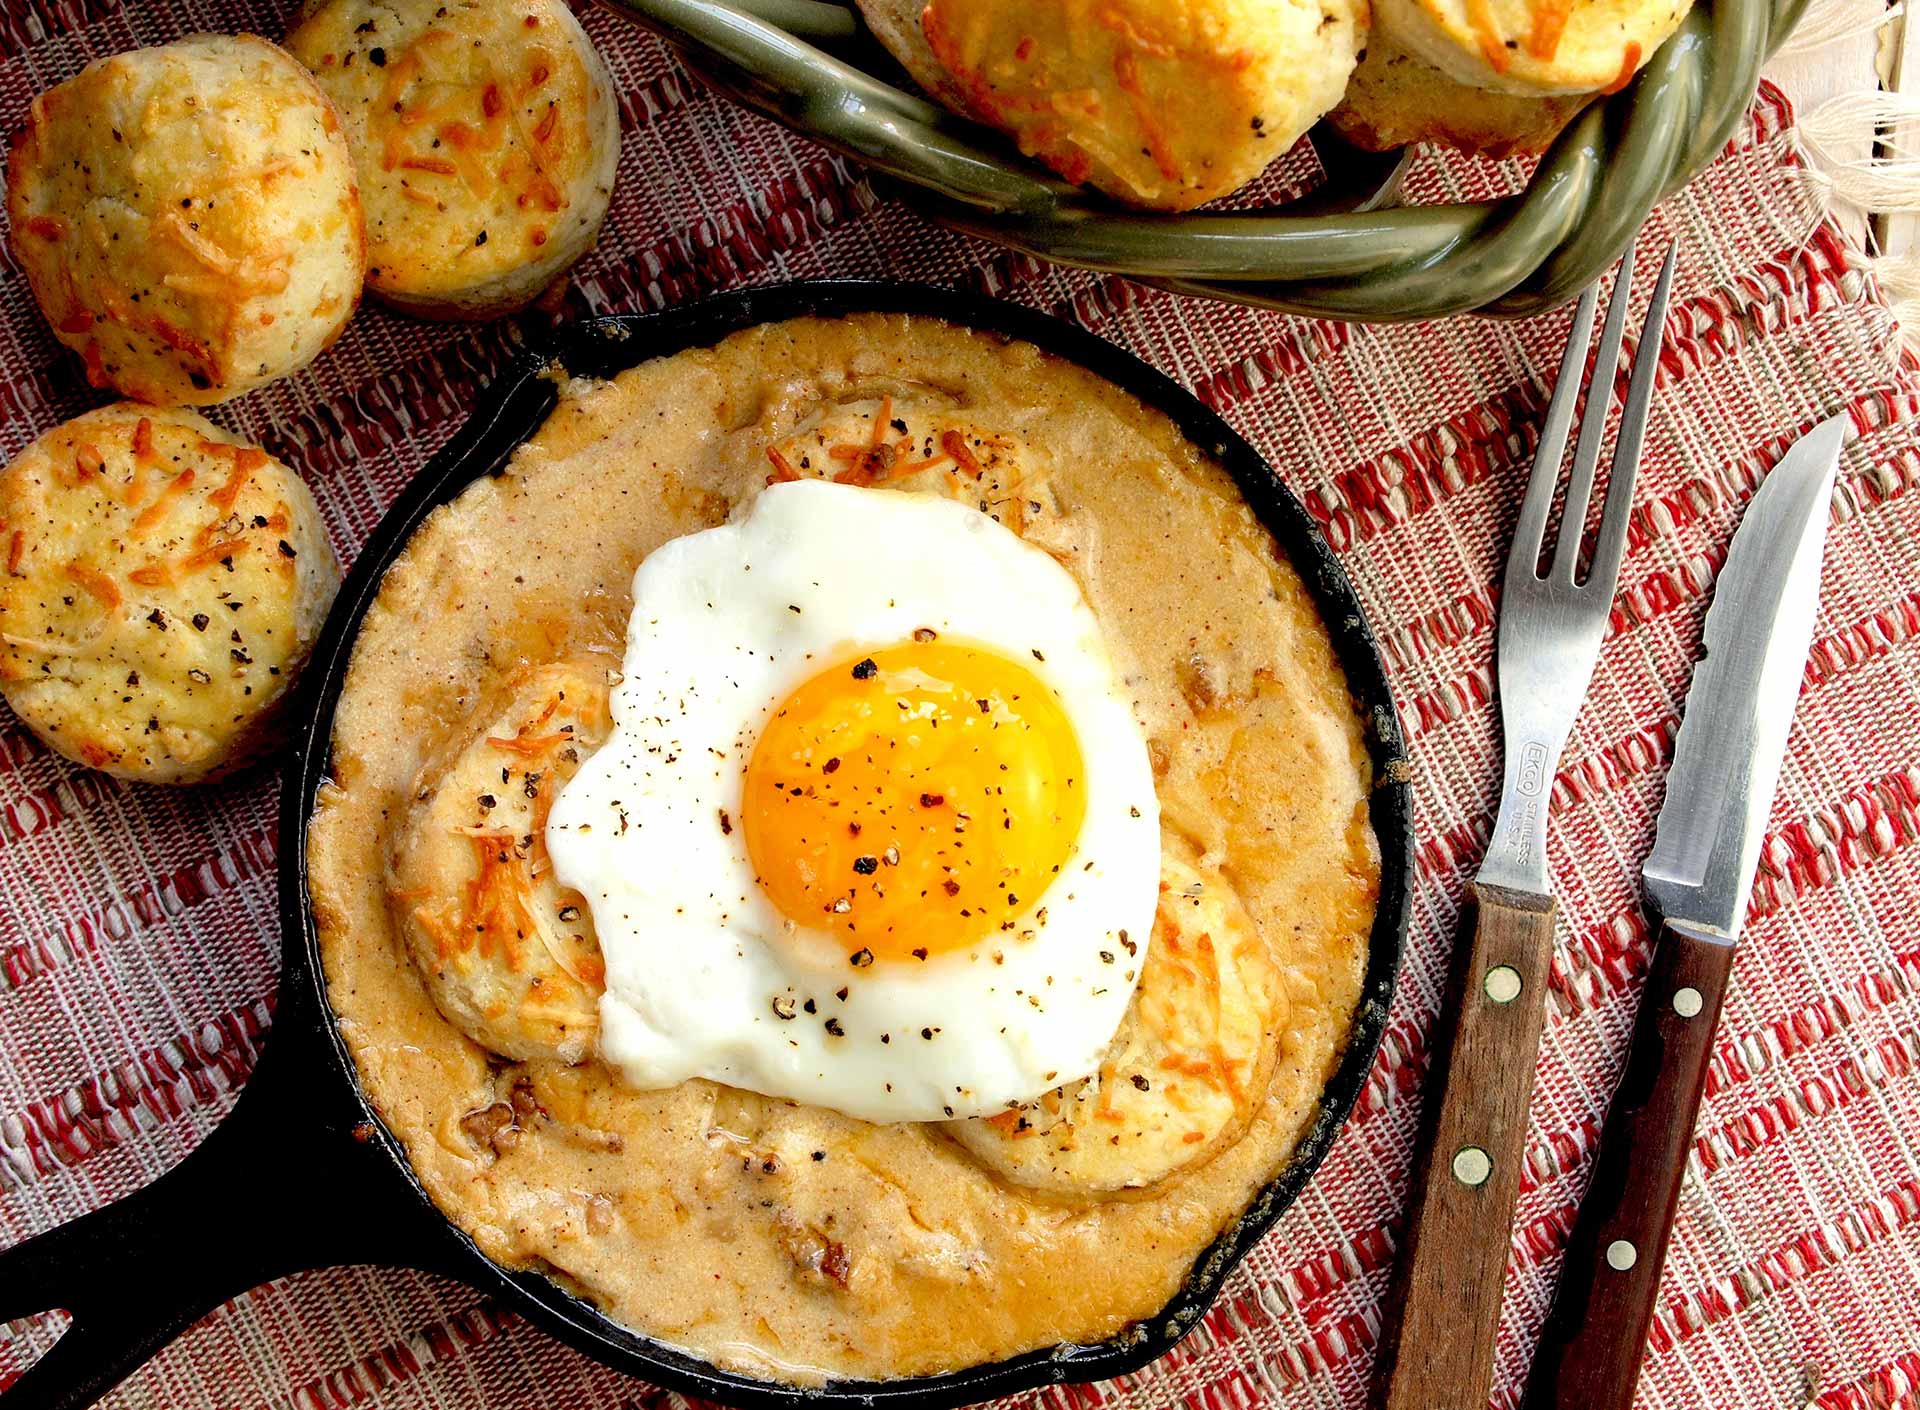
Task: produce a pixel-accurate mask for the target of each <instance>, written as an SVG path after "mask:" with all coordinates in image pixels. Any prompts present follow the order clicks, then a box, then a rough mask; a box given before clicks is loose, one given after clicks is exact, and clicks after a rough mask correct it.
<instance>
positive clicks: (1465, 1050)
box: [1372, 882, 1554, 1410]
mask: <svg viewBox="0 0 1920 1410" xmlns="http://www.w3.org/2000/svg"><path fill="white" fill-rule="evenodd" d="M1553 909H1554V908H1553V900H1552V898H1551V897H1546V896H1532V895H1528V894H1527V893H1525V892H1521V891H1508V890H1506V889H1504V888H1502V887H1497V886H1482V885H1480V884H1479V883H1478V882H1475V883H1474V884H1473V885H1472V886H1471V887H1469V888H1468V892H1467V900H1466V906H1465V909H1464V911H1463V914H1462V930H1461V941H1460V944H1459V945H1458V946H1457V947H1456V949H1455V963H1454V973H1453V982H1452V985H1451V992H1450V996H1449V1000H1450V1001H1449V1002H1448V1004H1447V1005H1446V1006H1445V1007H1444V1008H1442V1009H1441V1017H1440V1019H1439V1020H1438V1022H1437V1023H1436V1025H1435V1033H1436V1040H1435V1043H1434V1053H1433V1066H1432V1068H1431V1070H1430V1072H1429V1074H1428V1078H1427V1086H1428V1096H1427V1106H1426V1112H1425V1119H1424V1121H1423V1122H1422V1125H1421V1134H1420V1140H1419V1143H1418V1145H1417V1146H1416V1148H1415V1152H1414V1163H1413V1175H1412V1185H1411V1189H1410V1190H1409V1193H1408V1199H1407V1222H1406V1230H1405V1233H1404V1234H1403V1235H1402V1236H1401V1253H1400V1261H1399V1263H1398V1265H1396V1267H1395V1269H1394V1275H1393V1282H1392V1285H1391V1287H1390V1288H1389V1290H1388V1293H1387V1299H1386V1302H1385V1304H1384V1307H1385V1311H1384V1312H1383V1314H1382V1326H1381V1329H1380V1343H1379V1349H1378V1352H1377V1354H1376V1357H1375V1361H1374V1387H1373V1402H1372V1403H1373V1405H1374V1406H1375V1407H1376V1410H1486V1405H1487V1394H1488V1391H1489V1389H1490V1387H1491V1385H1492V1381H1493V1343H1494V1333H1495V1332H1496V1331H1497V1329H1498V1328H1499V1325H1500V1300H1501V1294H1502V1292H1503V1291H1504V1290H1505V1287H1506V1272H1507V1247H1508V1243H1509V1240H1510V1239H1511V1236H1512V1231H1513V1200H1514V1194H1515V1192H1516V1190H1517V1189H1518V1188H1519V1183H1520V1160H1521V1155H1522V1152H1523V1150H1524V1149H1525V1146H1526V1136H1527V1101H1528V1099H1529V1098H1530V1097H1531V1096H1532V1095H1533V1071H1534V1062H1535V1058H1536V1056H1537V1054H1538V1051H1539V1047H1540V1028H1541V1025H1542V1024H1544V1023H1545V1022H1546V1013H1547V1008H1546V995H1547V971H1548V969H1549V968H1550V966H1551V964H1552V961H1553Z"/></svg>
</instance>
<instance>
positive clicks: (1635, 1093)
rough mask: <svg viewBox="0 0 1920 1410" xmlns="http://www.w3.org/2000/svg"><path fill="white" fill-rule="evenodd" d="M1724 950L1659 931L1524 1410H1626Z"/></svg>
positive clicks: (1709, 940)
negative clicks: (1623, 1062) (1629, 1045)
mask: <svg viewBox="0 0 1920 1410" xmlns="http://www.w3.org/2000/svg"><path fill="white" fill-rule="evenodd" d="M1732 971H1733V946H1731V945H1729V944H1727V943H1726V942H1725V941H1724V940H1720V939H1716V938H1714V937H1712V936H1709V935H1705V934H1701V933H1697V932H1695V931H1692V930H1690V929H1688V928H1687V927H1685V926H1681V925H1676V924H1674V923H1673V922H1671V921H1669V922H1667V923H1666V924H1664V925H1663V926H1661V928H1660V936H1659V939H1658V940H1657V941H1656V942H1655V943H1654V950H1653V964H1652V966H1651V968H1650V969H1649V970H1648V972H1647V985H1646V988H1645V990H1644V991H1643V992H1642V994H1641V996H1640V1013H1639V1016H1638V1017H1637V1018H1636V1019H1635V1020H1634V1026H1633V1045H1632V1046H1631V1047H1630V1048H1629V1049H1628V1050H1627V1067H1626V1071H1625V1072H1624V1073H1623V1074H1622V1076H1621V1078H1620V1086H1619V1089H1618V1090H1617V1091H1616V1092H1615V1093H1614V1095H1613V1104H1612V1106H1610V1107H1609V1108H1608V1109H1607V1124H1606V1128H1605V1130H1604V1131H1603V1132H1602V1133H1601V1136H1600V1153H1599V1155H1598V1156H1597V1157H1595V1160H1594V1167H1593V1179H1592V1181H1591V1182H1590V1183H1589V1184H1588V1186H1587V1194H1586V1198H1585V1199H1584V1200H1582V1201H1581V1203H1580V1213H1579V1215H1578V1217H1577V1218H1576V1219H1575V1220H1574V1225H1573V1236H1572V1238H1571V1239H1570V1240H1569V1242H1568V1244H1567V1261H1566V1265H1565V1267H1564V1268H1563V1269H1562V1271H1561V1274H1560V1291H1559V1295H1558V1296H1557V1297H1556V1298H1555V1299H1554V1303H1553V1311H1552V1312H1551V1313H1549V1314H1548V1316H1547V1325H1546V1327H1545V1329H1544V1330H1543V1331H1542V1332H1541V1333H1540V1349H1539V1351H1538V1352H1537V1353H1536V1354H1535V1356H1534V1361H1533V1371H1532V1373H1531V1375H1530V1376H1529V1378H1528V1381H1527V1395H1526V1400H1525V1402H1524V1404H1525V1407H1526V1410H1629V1407H1631V1406H1632V1404H1633V1387H1634V1383H1635V1382H1636V1381H1637V1380H1638V1379H1639V1377H1640V1362H1641V1361H1642V1359H1644V1357H1645V1356H1646V1350H1647V1327H1648V1325H1649V1324H1650V1323H1651V1322H1652V1321H1653V1310H1654V1306H1655V1299H1656V1297H1657V1295H1658V1293H1659V1291H1660V1265H1661V1264H1662V1263H1664V1262H1665V1261H1666V1256H1667V1235H1668V1232H1669V1231H1670V1230H1671V1229H1672V1227H1673V1209H1674V1204H1675V1202H1676V1201H1678V1199H1679V1198H1680V1180H1681V1177H1682V1176H1683V1175H1685V1174H1686V1169H1687V1153H1688V1151H1689V1150H1691V1149H1692V1147H1693V1123H1694V1118H1695V1117H1696V1116H1698V1115H1699V1112H1700V1093H1701V1091H1702V1089H1703V1088H1704V1087H1705V1086H1706V1081H1707V1065H1708V1063H1709V1062H1710V1061H1711V1059H1712V1057H1713V1030H1714V1027H1715V1025H1716V1023H1717V1022H1718V1020H1719V1018H1720V1001H1721V999H1722V998H1723V997H1724V996H1725V994H1726V990H1727V978H1728V976H1729V975H1730V974H1731V973H1732Z"/></svg>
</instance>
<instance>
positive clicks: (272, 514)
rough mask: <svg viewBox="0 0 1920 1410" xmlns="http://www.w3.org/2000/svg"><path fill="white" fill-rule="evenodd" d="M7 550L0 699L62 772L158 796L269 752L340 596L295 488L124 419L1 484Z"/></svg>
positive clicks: (156, 417)
mask: <svg viewBox="0 0 1920 1410" xmlns="http://www.w3.org/2000/svg"><path fill="white" fill-rule="evenodd" d="M0 550H3V551H4V558H5V562H4V571H0V693H4V694H5V696H6V698H7V700H8V702H9V703H10V704H11V705H12V706H13V709H14V712H15V713H16V714H17V715H19V717H20V719H21V720H22V721H23V722H24V723H25V724H26V725H27V726H28V727H29V728H31V729H32V730H33V731H34V733H35V734H37V735H39V736H40V738H41V739H43V740H45V741H46V743H47V744H48V745H50V746H51V747H52V748H54V749H56V750H58V751H59V752H60V753H62V754H64V755H66V756H67V757H68V758H70V759H73V760H76V761H77V762H80V763H83V764H88V765H90V766H92V767H94V768H97V769H101V770H104V771H105V772H107V773H111V774H114V775H116V776H118V777H120V778H127V779H136V780H140V781H143V782H148V783H195V782H199V781H201V780H203V779H207V778H211V777H215V776H217V775H219V774H221V773H224V772H227V771H229V770H231V769H233V768H235V767H238V766H239V765H241V764H244V763H246V762H247V761H248V760H249V759H251V758H252V757H253V756H254V755H255V754H257V753H258V752H259V750H260V748H261V747H262V746H263V745H264V744H265V743H266V742H267V741H268V740H269V739H270V737H271V729H270V727H271V725H272V723H273V721H274V719H275V717H276V716H277V714H278V707H279V705H280V703H281V701H282V700H283V699H284V697H285V695H286V693H287V690H288V688H289V687H290V686H291V685H292V683H293V680H294V678H295V676H296V675H297V674H298V672H299V668H300V666H301V664H302V663H303V662H304V661H305V659H306V656H307V652H308V651H309V650H310V648H311V647H312V645H313V641H314V638H315V637H316V636H317V635H318V634H319V630H320V624H321V622H322V620H323V619H324V618H325V616H326V612H327V607H328V605H329V604H330V603H331V602H332V600H333V593H334V590H335V589H336V588H337V587H338V586H339V581H340V573H339V568H338V567H337V565H336V564H335V561H334V556H333V550H332V549H331V548H330V547H329V545H328V543H327V537H326V531H325V529H324V528H323V527H322V524H321V521H320V511H319V508H318V506H317V505H316V504H315V503H314V500H313V495H312V492H311V491H309V490H308V489H307V487H306V485H305V484H304V483H302V482H301V480H300V478H299V476H297V475H295V474H294V473H293V472H292V471H291V470H289V469H288V468H287V467H286V466H285V465H282V464H281V463H280V462H279V461H277V460H275V459H273V457H271V456H270V455H268V454H267V453H266V452H265V451H263V450H261V449H260V448H259V447H257V446H253V445H249V444H248V443H246V442H245V441H243V440H240V439H239V438H238V437H235V436H232V435H229V434H228V433H227V432H225V431H222V430H221V429H220V428H219V427H217V426H214V425H213V424H212V423H211V422H209V421H207V420H205V419H204V418H203V417H201V416H199V415H197V414H195V413H194V412H191V411H186V410H179V409H176V410H161V409H159V408H153V407H144V406H140V405H137V404H135V403H131V402H122V403H119V404H118V405H115V406H109V407H104V408H102V409H100V410H98V411H91V412H88V413H87V414H86V415H84V416H79V417H76V418H74V419H73V420H71V421H68V422H66V423H65V424H64V425H61V426H57V427H55V428H54V429H53V430H51V431H49V432H47V433H46V434H45V435H43V436H41V437H40V438H39V439H38V440H36V441H35V442H34V443H33V444H32V445H30V446H28V447H27V448H26V450H24V451H23V452H21V454H20V456H19V458H18V459H16V460H15V461H14V462H13V464H12V465H10V466H8V467H7V469H6V471H5V473H4V475H0Z"/></svg>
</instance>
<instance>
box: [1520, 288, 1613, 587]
mask: <svg viewBox="0 0 1920 1410" xmlns="http://www.w3.org/2000/svg"><path fill="white" fill-rule="evenodd" d="M1599 299H1600V290H1599V287H1598V286H1597V285H1593V284H1589V285H1588V286H1587V291H1586V293H1584V294H1582V295H1581V296H1580V306H1579V307H1578V308H1577V309H1575V310H1574V314H1573V326H1572V327H1571V328H1569V329H1568V330H1567V346H1566V351H1564V352H1562V353H1561V354H1560V375H1559V376H1558V377H1556V378H1555V379H1554V383H1553V396H1552V397H1551V398H1550V399H1549V400H1548V402H1547V419H1546V421H1545V422H1544V423H1542V425H1541V427H1540V446H1539V449H1538V450H1536V451H1535V452H1534V455H1533V471H1532V473H1531V474H1530V475H1529V476H1528V478H1527V493H1526V496H1525V498H1523V499H1522V500H1521V501H1520V520H1519V522H1518V523H1517V524H1515V525H1514V529H1513V547H1512V548H1511V549H1510V550H1509V551H1508V553H1507V576H1508V577H1509V578H1512V579H1514V580H1516V581H1517V580H1518V578H1519V575H1520V572H1521V569H1522V567H1523V565H1524V567H1525V571H1526V573H1527V576H1528V577H1533V576H1535V572H1534V569H1535V566H1536V565H1537V564H1538V563H1539V561H1540V542H1541V540H1542V539H1543V538H1545V537H1546V532H1547V512H1548V511H1549V510H1550V509H1552V508H1553V492H1554V489H1555V488H1556V487H1557V486H1558V485H1559V483H1560V460H1561V457H1562V456H1564V455H1565V454H1566V451H1567V430H1568V428H1569V427H1571V426H1572V425H1573V409H1574V407H1575V406H1576V405H1577V404H1578V403H1579V400H1580V373H1581V371H1582V370H1583V369H1584V368H1585V367H1586V365H1587V342H1588V340H1589V339H1591V338H1592V337H1593V310H1594V307H1595V305H1596V304H1597V303H1598V302H1599Z"/></svg>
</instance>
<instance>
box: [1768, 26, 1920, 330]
mask: <svg viewBox="0 0 1920 1410" xmlns="http://www.w3.org/2000/svg"><path fill="white" fill-rule="evenodd" d="M1902 9H1903V6H1902V5H1894V6H1891V7H1884V8H1883V6H1882V5H1881V4H1880V3H1879V0H1813V3H1812V4H1811V5H1810V6H1809V7H1808V9H1807V12H1806V15H1805V17H1804V18H1803V19H1802V20H1801V22H1800V24H1799V26H1798V27H1797V28H1796V29H1795V30H1794V32H1793V34H1792V36H1791V37H1790V38H1789V39H1788V41H1787V43H1786V44H1785V45H1784V46H1782V49H1783V52H1786V53H1807V52H1810V51H1813V50H1817V49H1821V48H1824V47H1826V46H1827V45H1829V44H1835V43H1838V42H1840V41H1841V40H1844V39H1850V38H1853V37H1856V36H1858V35H1861V34H1866V33H1870V32H1872V31H1875V30H1877V29H1879V28H1880V26H1882V25H1884V24H1885V23H1887V21H1889V20H1891V19H1894V18H1895V17H1896V16H1898V15H1900V14H1901V12H1902ZM1795 140H1796V142H1797V145H1798V146H1799V149H1800V153H1801V156H1802V157H1803V158H1804V164H1803V173H1804V178H1805V181H1806V184H1807V187H1808V189H1809V192H1810V194H1811V195H1812V196H1813V198H1814V199H1815V201H1816V202H1818V203H1819V205H1820V207H1821V208H1822V209H1823V210H1831V209H1833V208H1834V207H1835V206H1836V205H1838V206H1842V207H1846V208H1849V209H1852V210H1855V211H1860V212H1863V213H1865V214H1866V215H1868V216H1869V217H1872V216H1876V215H1878V216H1886V215H1898V214H1903V213H1920V94H1902V93H1894V92H1886V91H1877V90H1876V91H1869V92H1860V93H1843V94H1840V95H1838V96H1837V97H1833V98H1829V99H1828V100H1827V101H1825V102H1824V103H1821V104H1820V105H1819V106H1818V107H1815V108H1813V109H1811V110H1810V111H1808V112H1806V113H1803V114H1801V115H1800V118H1799V121H1798V123H1797V124H1796V125H1795ZM1862 151H1864V152H1865V153H1867V155H1864V156H1843V155H1842V153H1858V152H1862ZM1867 243H1868V250H1867V255H1866V259H1865V265H1866V269H1867V271H1868V272H1869V273H1870V274H1871V275H1872V277H1873V278H1874V280H1875V281H1876V282H1877V283H1878V284H1879V286H1880V290H1881V292H1882V294H1883V295H1884V296H1885V298H1886V300H1887V304H1888V307H1889V309H1890V311H1891V312H1892V314H1893V316H1894V318H1895V320H1896V321H1897V322H1898V324H1899V329H1900V336H1901V339H1902V341H1903V342H1904V343H1905V344H1906V346H1907V348H1908V349H1909V350H1910V351H1912V352H1915V353H1920V248H1916V249H1913V250H1907V251H1900V252H1892V253H1889V252H1886V251H1883V250H1881V249H1880V248H1879V247H1878V242H1877V239H1876V236H1875V231H1874V228H1873V225H1872V223H1871V220H1869V224H1868V226H1867Z"/></svg>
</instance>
